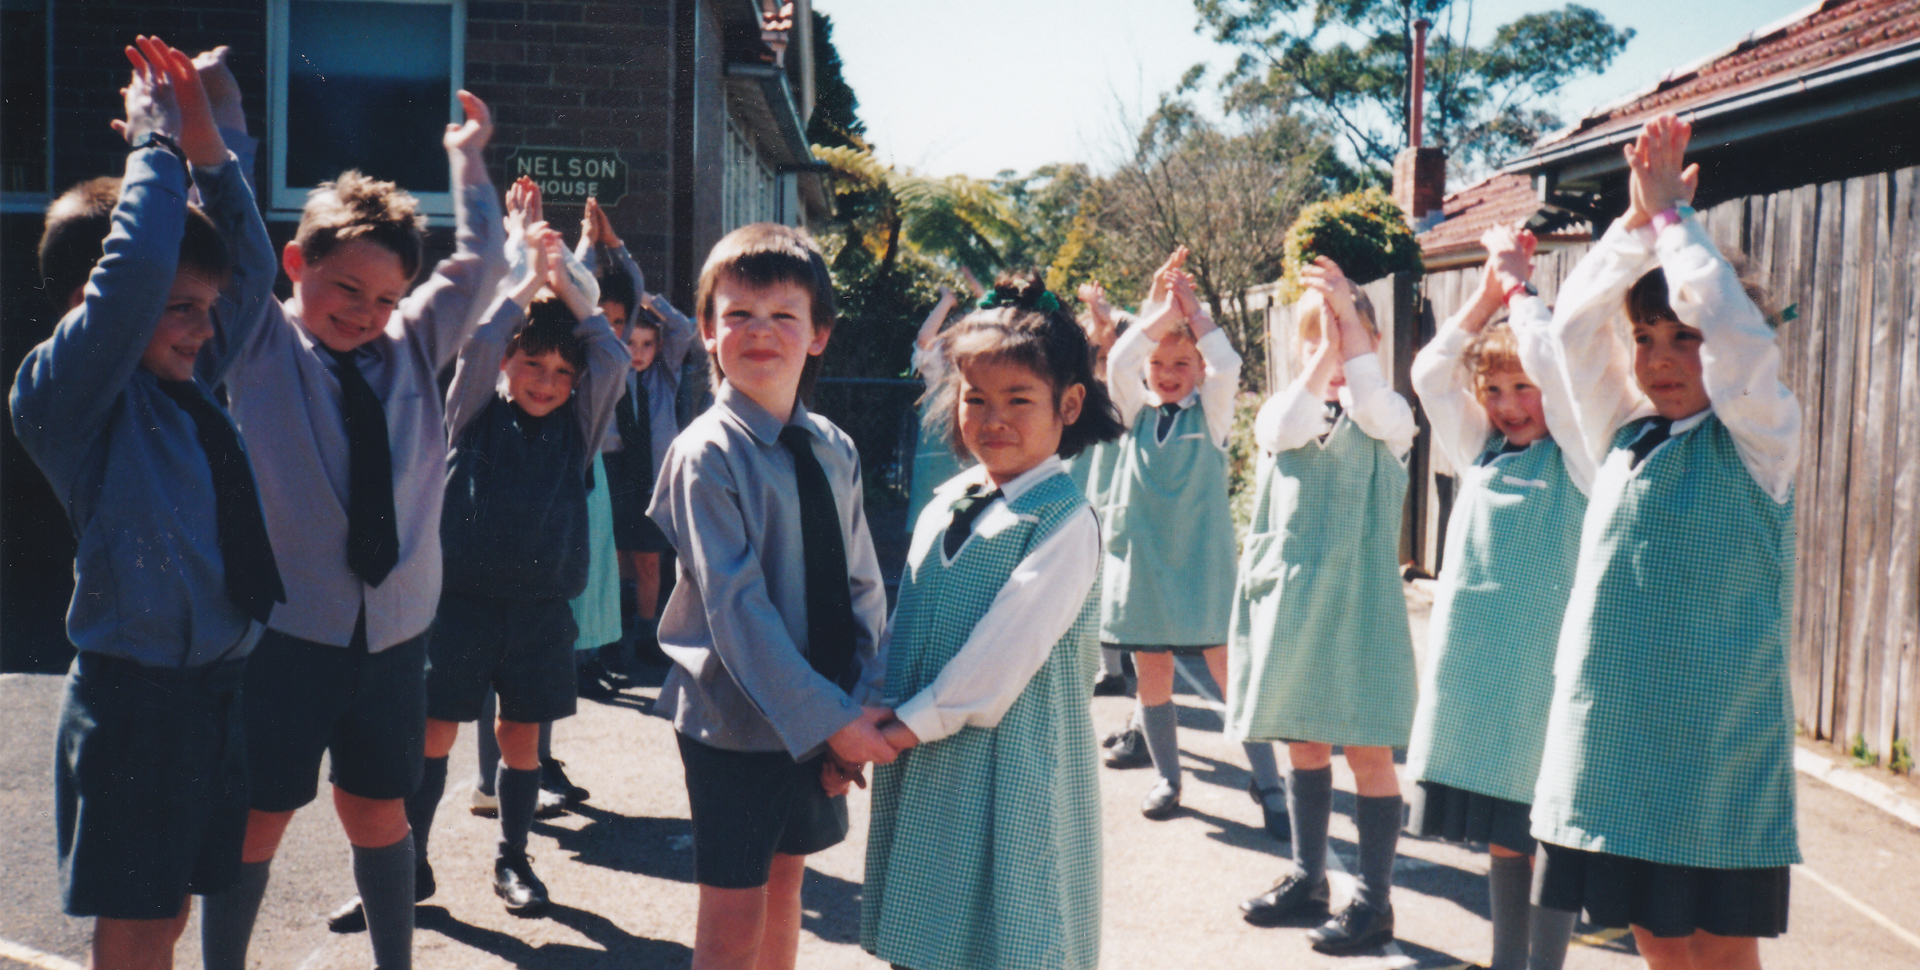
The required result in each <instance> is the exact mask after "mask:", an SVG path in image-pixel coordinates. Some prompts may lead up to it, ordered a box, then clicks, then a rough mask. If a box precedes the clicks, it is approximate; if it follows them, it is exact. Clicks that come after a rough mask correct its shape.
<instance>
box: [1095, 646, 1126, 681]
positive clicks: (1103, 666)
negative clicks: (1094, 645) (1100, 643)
mask: <svg viewBox="0 0 1920 970" xmlns="http://www.w3.org/2000/svg"><path fill="white" fill-rule="evenodd" d="M1126 669H1127V668H1125V667H1122V666H1120V651H1118V650H1116V649H1114V648H1112V647H1101V648H1100V676H1102V677H1115V676H1118V675H1120V674H1122V673H1125V672H1126Z"/></svg>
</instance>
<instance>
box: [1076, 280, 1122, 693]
mask: <svg viewBox="0 0 1920 970" xmlns="http://www.w3.org/2000/svg"><path fill="white" fill-rule="evenodd" d="M1077 292H1078V295H1079V297H1080V302H1081V303H1082V304H1084V305H1085V306H1086V308H1087V310H1086V312H1085V313H1082V314H1081V315H1080V319H1079V323H1080V328H1081V329H1082V330H1085V331H1086V334H1087V344H1088V346H1089V347H1091V348H1092V350H1093V379H1094V380H1096V381H1099V382H1100V383H1101V384H1103V385H1104V384H1105V383H1106V382H1107V353H1108V352H1109V351H1111V350H1112V349H1113V342H1114V341H1115V340H1116V339H1118V338H1119V336H1120V333H1121V331H1122V330H1124V329H1126V328H1127V327H1129V326H1131V325H1132V324H1133V322H1134V318H1133V314H1131V313H1128V312H1126V311H1125V310H1120V309H1117V308H1115V307H1114V306H1113V305H1112V304H1110V303H1108V302H1107V290H1106V287H1103V286H1101V285H1100V284H1099V283H1097V282H1088V283H1082V284H1080V288H1079V290H1078V291H1077ZM1119 459H1120V448H1119V445H1118V444H1116V443H1114V442H1110V441H1097V442H1094V443H1093V445H1091V446H1090V447H1088V448H1087V450H1086V451H1083V452H1081V453H1080V454H1078V455H1075V456H1074V457H1072V458H1069V459H1067V460H1066V464H1067V474H1069V475H1071V476H1073V481H1074V484H1076V485H1078V486H1080V490H1081V491H1082V492H1085V493H1086V495H1087V501H1088V502H1089V503H1091V504H1092V505H1093V507H1094V509H1095V510H1098V509H1100V508H1102V507H1103V506H1105V505H1106V497H1107V486H1108V484H1109V483H1110V482H1111V481H1112V480H1113V468H1114V465H1115V464H1117V463H1118V462H1119ZM1126 692H1127V675H1126V671H1125V670H1124V669H1123V668H1122V666H1121V660H1120V651H1119V650H1117V649H1115V648H1113V647H1110V646H1107V645H1105V644H1102V645H1101V647H1100V671H1099V674H1098V676H1096V677H1095V678H1094V681H1093V696H1095V697H1101V696H1108V697H1118V696H1121V695H1124V694H1125V693H1126Z"/></svg>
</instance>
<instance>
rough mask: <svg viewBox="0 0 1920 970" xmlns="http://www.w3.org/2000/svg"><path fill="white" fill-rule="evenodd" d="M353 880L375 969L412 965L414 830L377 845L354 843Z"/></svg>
mask: <svg viewBox="0 0 1920 970" xmlns="http://www.w3.org/2000/svg"><path fill="white" fill-rule="evenodd" d="M353 882H354V885H356V886H358V887H359V889H360V906H361V908H362V909H364V910H365V911H366V914H367V940H368V942H370V943H372V944H373V965H374V967H376V968H377V970H412V967H413V833H411V832H409V833H407V836H406V838H403V839H401V840H400V841H398V842H395V843H394V844H392V845H385V846H381V847H380V848H378V849H365V848H361V847H360V846H357V845H356V846H354V847H353Z"/></svg>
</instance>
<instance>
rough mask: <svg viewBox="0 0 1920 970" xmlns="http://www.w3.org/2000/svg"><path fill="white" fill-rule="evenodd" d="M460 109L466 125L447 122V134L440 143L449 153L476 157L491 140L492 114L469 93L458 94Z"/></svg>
mask: <svg viewBox="0 0 1920 970" xmlns="http://www.w3.org/2000/svg"><path fill="white" fill-rule="evenodd" d="M460 107H461V109H462V110H464V111H465V112H466V113H467V120H466V123H464V124H454V123H452V122H448V123H447V133H446V134H445V135H443V136H441V139H440V143H441V144H442V145H445V146H446V148H447V151H450V152H464V153H466V154H468V155H478V154H480V151H481V149H484V148H486V147H487V142H488V141H490V140H492V139H493V112H492V111H490V110H488V108H487V103H486V102H485V101H482V100H480V99H479V98H478V97H476V96H474V94H473V93H472V92H470V91H461V92H460Z"/></svg>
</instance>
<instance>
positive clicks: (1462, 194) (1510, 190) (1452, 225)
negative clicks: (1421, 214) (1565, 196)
mask: <svg viewBox="0 0 1920 970" xmlns="http://www.w3.org/2000/svg"><path fill="white" fill-rule="evenodd" d="M1445 211H1446V214H1447V218H1446V221H1445V222H1442V223H1440V224H1439V225H1437V226H1434V227H1433V228H1431V229H1429V230H1427V231H1426V232H1423V233H1421V234H1420V237H1419V238H1420V251H1421V252H1422V253H1423V254H1425V255H1426V257H1427V258H1428V259H1429V260H1432V259H1434V258H1435V257H1439V256H1444V255H1446V254H1450V253H1460V252H1463V251H1473V250H1478V249H1479V246H1480V236H1481V234H1482V233H1485V232H1486V231H1487V230H1488V229H1492V228H1493V227H1494V226H1499V225H1509V226H1510V225H1514V224H1516V223H1520V222H1525V221H1526V220H1528V219H1530V218H1532V217H1533V214H1534V213H1536V212H1538V211H1540V199H1539V197H1538V196H1537V195H1536V194H1535V193H1534V189H1533V182H1532V180H1531V179H1529V178H1527V176H1525V175H1517V174H1507V173H1502V174H1498V175H1493V176H1490V177H1488V178H1486V179H1484V180H1482V181H1480V182H1478V183H1476V184H1474V185H1470V186H1468V187H1467V188H1464V189H1461V190H1460V191H1458V192H1455V193H1453V194H1452V195H1449V196H1447V201H1446V210H1445ZM1590 232H1591V230H1590V229H1589V228H1588V227H1587V226H1585V225H1578V226H1571V227H1568V228H1567V229H1565V230H1562V231H1561V232H1559V233H1556V234H1554V235H1553V236H1550V237H1547V238H1548V239H1561V238H1566V239H1585V238H1587V237H1588V235H1589V234H1590Z"/></svg>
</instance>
